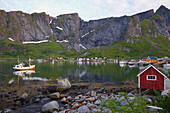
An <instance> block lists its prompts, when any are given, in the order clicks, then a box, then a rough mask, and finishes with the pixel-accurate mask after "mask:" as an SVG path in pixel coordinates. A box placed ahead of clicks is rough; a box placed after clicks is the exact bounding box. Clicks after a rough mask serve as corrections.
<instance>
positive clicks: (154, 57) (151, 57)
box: [148, 56, 157, 59]
mask: <svg viewBox="0 0 170 113" xmlns="http://www.w3.org/2000/svg"><path fill="white" fill-rule="evenodd" d="M148 57H149V58H150V59H157V57H156V56H148Z"/></svg>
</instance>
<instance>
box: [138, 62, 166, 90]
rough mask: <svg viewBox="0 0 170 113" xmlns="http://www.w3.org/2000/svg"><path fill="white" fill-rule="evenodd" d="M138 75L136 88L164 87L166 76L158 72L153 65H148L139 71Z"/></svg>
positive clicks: (159, 88)
mask: <svg viewBox="0 0 170 113" xmlns="http://www.w3.org/2000/svg"><path fill="white" fill-rule="evenodd" d="M137 76H138V88H144V89H158V90H165V89H166V79H167V77H166V76H165V75H164V74H163V73H162V72H160V71H159V70H158V69H157V68H156V67H154V66H153V65H149V66H148V67H146V68H145V69H144V70H143V71H141V72H139V74H138V75H137Z"/></svg>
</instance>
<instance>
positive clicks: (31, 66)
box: [13, 58, 35, 71]
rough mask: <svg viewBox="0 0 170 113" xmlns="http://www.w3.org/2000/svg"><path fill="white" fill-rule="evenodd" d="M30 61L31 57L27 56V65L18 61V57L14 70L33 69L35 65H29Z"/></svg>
mask: <svg viewBox="0 0 170 113" xmlns="http://www.w3.org/2000/svg"><path fill="white" fill-rule="evenodd" d="M30 61H31V59H30V58H29V65H28V66H25V65H24V63H19V59H18V65H15V66H14V67H13V69H14V70H17V71H22V70H35V65H30Z"/></svg>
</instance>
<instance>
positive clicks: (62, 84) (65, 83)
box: [57, 79, 71, 91]
mask: <svg viewBox="0 0 170 113" xmlns="http://www.w3.org/2000/svg"><path fill="white" fill-rule="evenodd" d="M70 87H71V84H70V82H69V80H68V79H63V80H58V83H57V90H58V91H64V90H67V89H69V88H70Z"/></svg>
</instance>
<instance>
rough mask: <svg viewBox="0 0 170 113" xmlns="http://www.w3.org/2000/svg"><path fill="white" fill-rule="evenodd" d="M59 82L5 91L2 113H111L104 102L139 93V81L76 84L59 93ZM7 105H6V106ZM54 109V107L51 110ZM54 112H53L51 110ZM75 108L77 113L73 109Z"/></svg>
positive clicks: (1, 97)
mask: <svg viewBox="0 0 170 113" xmlns="http://www.w3.org/2000/svg"><path fill="white" fill-rule="evenodd" d="M57 87H59V86H58V83H57V82H56V81H52V82H47V83H41V84H32V85H30V86H27V87H25V86H24V88H23V89H22V88H20V87H18V88H17V87H15V88H12V89H8V90H1V93H0V99H1V109H2V110H1V112H13V113H15V112H16V113H17V112H20V113H35V112H37V113H38V112H56V113H57V112H60V113H65V112H66V111H69V112H70V113H73V112H80V113H81V111H84V109H86V110H87V112H90V111H92V112H101V111H102V112H108V111H110V112H111V110H110V109H108V108H101V102H102V101H103V100H107V99H113V98H115V97H118V96H117V95H119V92H127V93H128V94H131V95H134V94H136V93H137V84H136V82H135V81H124V82H121V83H119V84H115V83H72V84H71V87H69V88H67V89H66V90H61V89H58V88H57ZM5 104H6V105H5ZM49 106H50V107H49ZM49 108H50V109H49ZM73 108H74V109H73Z"/></svg>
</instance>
